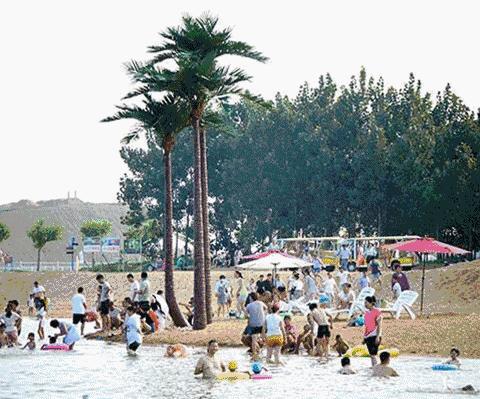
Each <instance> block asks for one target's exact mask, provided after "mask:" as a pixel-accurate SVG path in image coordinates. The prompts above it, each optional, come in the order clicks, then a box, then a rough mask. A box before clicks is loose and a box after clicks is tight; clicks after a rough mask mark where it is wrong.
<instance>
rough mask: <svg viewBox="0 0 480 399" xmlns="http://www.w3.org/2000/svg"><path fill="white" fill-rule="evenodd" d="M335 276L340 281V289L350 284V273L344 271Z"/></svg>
mask: <svg viewBox="0 0 480 399" xmlns="http://www.w3.org/2000/svg"><path fill="white" fill-rule="evenodd" d="M337 276H338V278H339V280H340V284H339V286H340V287H342V286H343V285H344V284H347V283H349V282H350V273H349V272H347V271H346V270H342V271H339V272H338V274H337Z"/></svg>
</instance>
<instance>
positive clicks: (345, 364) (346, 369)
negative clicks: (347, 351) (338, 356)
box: [338, 356, 357, 375]
mask: <svg viewBox="0 0 480 399" xmlns="http://www.w3.org/2000/svg"><path fill="white" fill-rule="evenodd" d="M340 362H341V364H342V368H341V369H340V370H339V371H338V372H339V373H340V374H345V375H350V374H357V372H356V371H355V370H353V369H352V367H351V366H350V358H349V357H346V356H345V357H342V360H341V361H340Z"/></svg>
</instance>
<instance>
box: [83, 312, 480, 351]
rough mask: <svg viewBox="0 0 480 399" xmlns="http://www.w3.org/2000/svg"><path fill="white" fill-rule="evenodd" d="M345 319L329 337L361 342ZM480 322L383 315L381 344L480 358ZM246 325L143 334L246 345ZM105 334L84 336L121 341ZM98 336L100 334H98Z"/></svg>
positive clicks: (165, 340) (150, 338)
mask: <svg viewBox="0 0 480 399" xmlns="http://www.w3.org/2000/svg"><path fill="white" fill-rule="evenodd" d="M293 324H294V325H295V326H296V327H297V329H300V328H301V327H302V326H303V324H305V318H304V317H301V316H295V317H294V318H293ZM344 325H345V322H344V321H337V322H335V323H334V329H333V330H332V338H331V342H332V341H333V339H334V338H333V337H334V336H335V335H336V334H341V335H342V337H343V338H344V339H345V341H346V342H347V343H348V344H349V345H350V346H351V347H353V346H356V345H359V344H361V341H362V333H363V329H362V328H359V327H350V328H343V326H344ZM479 325H480V315H478V314H471V315H459V314H442V315H434V316H429V317H419V318H417V319H416V320H408V319H400V320H395V319H390V318H385V319H384V334H383V336H384V341H383V345H385V347H386V348H387V349H388V348H397V349H399V351H400V355H401V356H402V355H413V356H414V355H418V356H433V357H445V358H447V357H448V353H449V351H450V349H451V347H453V346H456V347H459V348H460V351H461V357H462V358H470V359H479V358H480V341H478V340H475V339H474V338H473V337H475V336H476V335H477V333H478V326H479ZM245 326H246V321H245V320H219V321H215V322H214V323H213V324H211V325H209V326H208V327H207V328H206V329H204V330H199V331H193V330H181V329H176V328H172V329H170V330H165V331H163V332H160V333H155V334H148V335H144V337H143V345H144V346H150V347H152V346H162V345H169V344H176V343H181V344H184V345H186V346H188V347H195V348H205V347H206V345H207V343H208V341H209V340H210V339H216V340H217V341H218V343H219V345H220V347H228V348H244V349H245V351H246V350H247V348H246V347H245V346H244V345H243V344H242V343H241V341H240V338H241V334H242V331H243V329H244V328H245ZM115 334H116V335H114V336H113V337H108V336H107V334H106V333H96V334H95V333H94V334H93V335H91V336H89V337H88V338H87V339H92V340H102V341H105V342H111V343H119V344H120V343H121V342H122V334H121V333H115ZM99 337H101V338H99Z"/></svg>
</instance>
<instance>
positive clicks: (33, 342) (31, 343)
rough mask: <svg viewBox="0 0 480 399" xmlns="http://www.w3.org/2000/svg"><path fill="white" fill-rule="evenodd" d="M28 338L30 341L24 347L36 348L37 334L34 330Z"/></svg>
mask: <svg viewBox="0 0 480 399" xmlns="http://www.w3.org/2000/svg"><path fill="white" fill-rule="evenodd" d="M27 339H28V341H27V343H26V344H25V345H24V346H23V348H22V349H26V348H28V349H29V350H31V351H33V350H34V349H35V334H34V333H33V332H31V333H29V334H28V337H27Z"/></svg>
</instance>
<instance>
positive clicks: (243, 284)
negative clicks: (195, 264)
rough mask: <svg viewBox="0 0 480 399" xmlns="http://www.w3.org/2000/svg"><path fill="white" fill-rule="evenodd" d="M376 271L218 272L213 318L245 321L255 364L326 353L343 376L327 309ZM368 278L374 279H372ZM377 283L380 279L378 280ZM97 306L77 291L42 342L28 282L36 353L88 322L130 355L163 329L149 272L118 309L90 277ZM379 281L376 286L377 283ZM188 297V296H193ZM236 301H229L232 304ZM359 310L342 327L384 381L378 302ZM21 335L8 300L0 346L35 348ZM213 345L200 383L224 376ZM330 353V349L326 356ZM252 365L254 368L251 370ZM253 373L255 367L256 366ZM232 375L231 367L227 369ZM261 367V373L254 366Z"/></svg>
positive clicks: (344, 303) (75, 334)
mask: <svg viewBox="0 0 480 399" xmlns="http://www.w3.org/2000/svg"><path fill="white" fill-rule="evenodd" d="M394 266H395V272H394V273H393V275H392V280H391V290H392V298H393V299H395V298H396V297H398V296H399V294H400V293H401V292H402V291H403V290H408V289H410V284H409V281H408V278H407V275H406V274H405V273H404V272H403V271H402V269H401V265H400V264H397V265H394ZM378 273H379V270H378V269H376V268H375V267H371V265H370V268H369V272H368V273H360V275H359V277H358V278H357V279H356V281H353V279H352V276H353V274H351V273H349V272H348V271H347V270H344V269H340V271H339V272H338V273H337V274H335V275H334V274H333V273H331V272H327V273H323V272H322V273H319V272H315V270H314V269H305V270H300V271H298V270H295V271H292V273H291V275H290V276H289V277H288V279H287V281H286V282H283V281H282V279H281V278H280V277H279V276H278V275H277V276H274V275H273V274H271V273H268V274H267V275H266V276H264V275H259V276H258V279H256V280H255V279H250V280H249V281H247V280H246V279H245V278H244V276H243V274H242V272H240V271H236V272H235V274H234V279H233V281H232V282H230V281H229V280H228V279H227V277H226V276H225V275H221V276H220V277H219V279H218V281H217V282H216V284H215V288H214V292H215V295H216V298H217V304H218V309H217V317H218V318H220V319H221V318H223V317H233V318H237V319H246V320H247V325H246V327H245V329H244V331H243V334H242V343H243V344H245V345H246V346H247V347H248V352H249V353H250V355H251V359H252V361H253V362H258V361H260V360H261V359H262V350H263V349H264V348H265V360H266V362H267V363H271V364H275V365H278V366H281V365H283V364H284V356H285V355H286V354H291V355H298V354H300V353H305V354H307V355H308V356H312V357H316V358H318V360H319V362H321V363H325V362H328V361H330V360H331V358H332V355H334V354H335V355H338V356H339V357H340V358H341V360H340V361H341V369H340V370H339V372H340V373H342V374H347V375H348V374H355V373H356V371H355V369H354V368H353V367H352V364H351V360H350V358H349V357H348V356H346V354H347V352H348V350H349V349H350V345H349V344H348V343H347V342H345V340H344V339H343V338H342V336H341V335H340V334H336V336H335V338H334V340H333V341H332V339H331V338H332V330H333V317H332V314H331V310H332V309H333V310H334V309H345V308H348V307H349V306H351V305H352V303H353V302H354V301H355V299H356V291H357V292H358V291H359V290H361V289H363V288H365V287H368V286H370V285H371V284H375V282H376V279H375V275H376V274H378ZM370 277H372V278H370ZM377 280H380V279H379V278H378V279H377ZM96 283H97V286H96V301H95V303H92V304H91V306H89V305H88V304H87V300H86V296H85V289H84V288H83V287H78V288H77V290H76V291H77V292H76V293H75V294H74V295H73V296H72V299H71V308H72V321H71V322H69V321H66V320H59V319H52V320H50V323H49V325H50V327H51V328H53V329H55V331H56V332H55V333H54V334H53V335H51V336H49V337H48V343H46V342H45V341H46V337H45V323H46V315H47V311H48V305H49V299H48V297H47V293H46V291H45V288H44V287H43V286H41V285H40V284H39V283H38V282H37V281H35V282H34V284H33V288H32V291H31V294H30V295H29V298H28V303H27V304H28V314H29V316H34V317H36V319H37V320H38V329H37V335H38V338H39V340H40V341H41V342H43V344H42V346H41V349H44V348H45V347H48V345H53V344H56V343H57V339H59V338H61V339H62V344H63V345H66V346H68V348H69V349H72V348H73V347H74V345H75V343H76V342H77V341H78V340H80V339H81V336H84V335H85V324H86V323H87V322H94V323H95V326H96V329H97V331H96V332H99V331H101V332H104V333H107V335H113V334H114V333H115V332H121V334H122V336H123V338H124V341H125V343H126V347H127V351H128V353H129V354H135V353H136V351H137V350H138V348H139V347H140V346H141V345H142V341H143V336H144V335H145V334H151V333H155V332H156V331H161V330H163V329H165V328H166V326H167V323H168V321H169V309H168V305H167V303H166V301H165V298H164V297H163V292H162V291H161V290H159V291H157V292H156V293H153V292H152V288H151V284H150V281H149V279H148V273H146V272H142V273H141V275H140V280H139V281H137V280H136V279H135V277H134V275H133V274H128V275H127V276H126V284H128V291H129V295H128V296H126V297H124V298H123V299H122V301H121V303H120V304H117V303H116V302H115V301H114V291H113V288H112V286H111V285H110V283H109V282H108V281H107V280H106V278H105V276H103V275H102V274H98V275H97V276H96ZM380 283H381V282H380V281H378V284H380ZM192 299H193V298H192ZM192 299H191V300H190V302H189V303H188V304H182V305H183V306H184V308H185V318H186V319H188V321H189V322H190V323H191V322H192V321H193V317H194V313H195V312H194V307H193V300H192ZM300 300H302V301H303V302H304V303H306V304H307V306H308V313H307V314H306V316H305V324H304V325H303V328H302V329H301V330H300V331H298V330H297V327H296V326H295V324H294V323H293V320H292V317H293V316H292V314H291V313H290V312H289V311H286V310H285V309H287V308H288V306H287V308H286V307H285V305H286V304H287V305H288V304H289V303H291V302H296V301H300ZM234 301H235V303H234ZM364 306H365V312H364V314H363V315H362V323H361V324H355V323H354V324H352V323H351V320H349V321H348V323H347V326H352V325H355V326H359V325H360V326H363V329H364V334H363V344H365V345H366V350H367V351H368V355H369V356H370V359H371V365H372V375H374V376H382V377H394V376H398V373H397V372H396V371H395V370H394V369H393V368H392V367H391V366H390V354H389V353H388V352H387V351H380V350H379V349H380V345H381V343H382V334H383V325H382V315H381V311H380V310H379V309H378V307H377V298H376V297H375V296H367V297H366V298H365V302H364ZM21 330H22V314H21V311H20V309H19V303H18V301H17V300H11V301H9V302H8V303H7V306H6V308H5V312H4V313H3V314H1V315H0V347H2V346H6V347H18V346H20V347H21V348H22V349H28V350H34V349H35V348H36V335H35V333H34V332H29V333H28V336H27V341H26V342H25V343H24V344H23V345H20V343H19V341H18V337H19V336H20V333H21ZM218 350H219V345H218V342H217V341H215V340H212V341H211V342H210V343H209V345H208V348H207V354H206V355H205V356H203V357H201V358H200V360H199V361H198V363H197V366H196V368H195V374H202V375H203V376H204V377H205V378H211V377H215V376H216V375H217V374H218V373H221V372H225V371H226V370H227V368H226V367H225V364H224V363H223V362H222V361H221V360H220V359H219V358H218V356H217V353H218ZM332 350H333V351H332ZM459 354H460V352H459V351H458V349H456V348H453V349H452V351H451V358H450V359H449V360H448V361H447V362H446V364H453V365H456V366H460V362H459V360H458V357H459ZM187 355H188V354H187V350H186V348H185V347H184V346H183V345H182V344H176V345H170V346H168V347H167V351H166V356H168V357H185V356H187ZM255 364H257V365H258V363H254V365H255ZM257 368H258V367H257ZM228 369H229V370H230V371H232V370H233V369H235V367H233V366H232V367H228ZM260 370H262V368H260Z"/></svg>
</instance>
